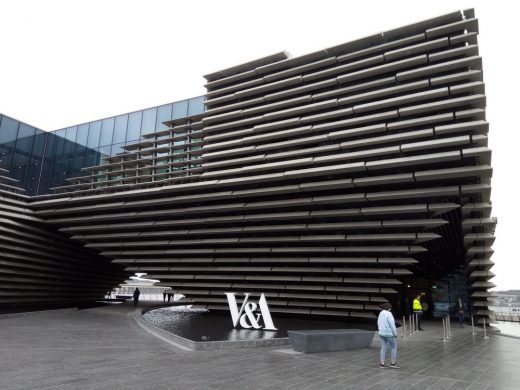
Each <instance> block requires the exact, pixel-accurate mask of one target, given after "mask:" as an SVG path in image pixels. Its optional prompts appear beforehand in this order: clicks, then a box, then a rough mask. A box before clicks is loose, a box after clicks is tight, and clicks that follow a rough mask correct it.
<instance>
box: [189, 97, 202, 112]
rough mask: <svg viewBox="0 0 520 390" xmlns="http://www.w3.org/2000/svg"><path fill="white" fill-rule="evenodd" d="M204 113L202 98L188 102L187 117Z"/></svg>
mask: <svg viewBox="0 0 520 390" xmlns="http://www.w3.org/2000/svg"><path fill="white" fill-rule="evenodd" d="M203 112H204V96H199V97H196V98H193V99H190V100H189V105H188V115H196V114H201V113H203Z"/></svg>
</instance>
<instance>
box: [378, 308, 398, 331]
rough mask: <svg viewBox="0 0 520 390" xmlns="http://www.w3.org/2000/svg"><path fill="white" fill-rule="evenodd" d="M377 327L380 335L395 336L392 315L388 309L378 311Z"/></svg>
mask: <svg viewBox="0 0 520 390" xmlns="http://www.w3.org/2000/svg"><path fill="white" fill-rule="evenodd" d="M377 329H379V335H380V336H384V337H397V328H396V327H395V321H394V316H393V315H392V313H390V311H389V310H381V313H379V317H377Z"/></svg>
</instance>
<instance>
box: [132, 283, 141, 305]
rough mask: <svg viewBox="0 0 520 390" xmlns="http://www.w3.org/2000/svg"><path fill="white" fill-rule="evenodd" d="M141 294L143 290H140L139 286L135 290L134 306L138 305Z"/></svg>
mask: <svg viewBox="0 0 520 390" xmlns="http://www.w3.org/2000/svg"><path fill="white" fill-rule="evenodd" d="M139 295H141V291H139V288H137V287H136V288H135V290H134V295H133V297H134V306H137V303H138V302H139Z"/></svg>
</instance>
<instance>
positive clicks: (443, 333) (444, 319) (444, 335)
mask: <svg viewBox="0 0 520 390" xmlns="http://www.w3.org/2000/svg"><path fill="white" fill-rule="evenodd" d="M442 341H446V318H443V319H442Z"/></svg>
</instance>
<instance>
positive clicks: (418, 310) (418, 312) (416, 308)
mask: <svg viewBox="0 0 520 390" xmlns="http://www.w3.org/2000/svg"><path fill="white" fill-rule="evenodd" d="M412 309H413V314H414V315H415V318H417V329H419V330H423V328H421V317H422V313H423V308H422V305H421V294H418V295H417V296H416V297H415V299H414V300H413V304H412Z"/></svg>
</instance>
